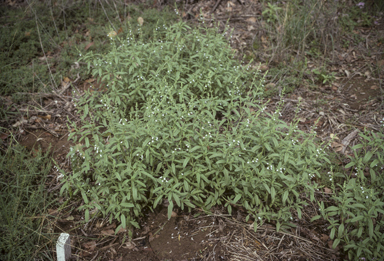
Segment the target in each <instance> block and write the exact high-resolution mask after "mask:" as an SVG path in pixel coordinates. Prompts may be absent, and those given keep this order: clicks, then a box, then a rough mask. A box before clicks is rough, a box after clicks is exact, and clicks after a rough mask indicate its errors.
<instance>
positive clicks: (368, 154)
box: [363, 151, 373, 163]
mask: <svg viewBox="0 0 384 261" xmlns="http://www.w3.org/2000/svg"><path fill="white" fill-rule="evenodd" d="M372 156H373V153H372V151H368V152H367V153H366V154H365V156H364V158H363V162H364V163H367V162H368V161H369V160H370V159H371V158H372Z"/></svg>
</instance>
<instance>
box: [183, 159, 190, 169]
mask: <svg viewBox="0 0 384 261" xmlns="http://www.w3.org/2000/svg"><path fill="white" fill-rule="evenodd" d="M189 159H190V157H187V158H185V159H184V162H183V168H185V167H186V166H187V164H188V161H189Z"/></svg>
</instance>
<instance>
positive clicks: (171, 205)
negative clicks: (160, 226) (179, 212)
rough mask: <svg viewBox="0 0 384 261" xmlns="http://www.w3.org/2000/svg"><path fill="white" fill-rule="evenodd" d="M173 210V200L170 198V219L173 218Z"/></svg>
mask: <svg viewBox="0 0 384 261" xmlns="http://www.w3.org/2000/svg"><path fill="white" fill-rule="evenodd" d="M172 211H173V201H172V200H170V201H169V205H168V219H171V217H172Z"/></svg>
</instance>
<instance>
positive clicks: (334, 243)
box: [332, 238, 340, 249]
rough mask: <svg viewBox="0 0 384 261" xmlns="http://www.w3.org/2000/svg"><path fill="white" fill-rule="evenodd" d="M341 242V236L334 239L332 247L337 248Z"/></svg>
mask: <svg viewBox="0 0 384 261" xmlns="http://www.w3.org/2000/svg"><path fill="white" fill-rule="evenodd" d="M339 244H340V238H336V239H335V241H333V244H332V248H333V249H335V248H336V247H337V246H338V245H339Z"/></svg>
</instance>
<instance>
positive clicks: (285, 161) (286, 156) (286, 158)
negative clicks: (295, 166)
mask: <svg viewBox="0 0 384 261" xmlns="http://www.w3.org/2000/svg"><path fill="white" fill-rule="evenodd" d="M288 158H289V154H288V152H286V153H285V154H284V163H287V162H288Z"/></svg>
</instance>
